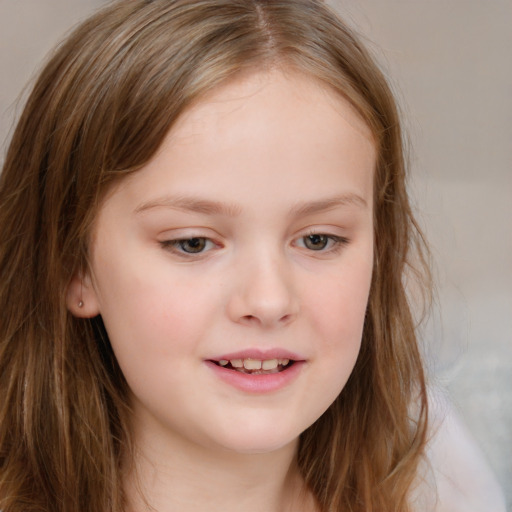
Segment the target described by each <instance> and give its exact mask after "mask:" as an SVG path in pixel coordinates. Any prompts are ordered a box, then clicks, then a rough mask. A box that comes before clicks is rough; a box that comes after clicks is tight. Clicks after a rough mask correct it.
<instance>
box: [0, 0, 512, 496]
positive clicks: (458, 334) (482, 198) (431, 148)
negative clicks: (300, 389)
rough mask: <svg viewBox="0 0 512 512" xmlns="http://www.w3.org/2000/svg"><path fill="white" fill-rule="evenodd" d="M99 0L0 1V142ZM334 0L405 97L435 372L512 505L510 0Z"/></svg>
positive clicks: (332, 1)
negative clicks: (21, 100)
mask: <svg viewBox="0 0 512 512" xmlns="http://www.w3.org/2000/svg"><path fill="white" fill-rule="evenodd" d="M103 3H104V2H103V1H101V0H0V66H1V69H2V72H1V73H0V140H2V141H4V140H5V139H6V137H7V135H8V132H9V130H10V127H11V125H12V122H13V119H14V118H15V116H16V113H17V112H18V111H19V109H17V107H16V104H15V100H16V98H17V97H18V96H19V93H20V91H21V90H22V87H23V86H24V84H25V83H26V82H27V80H28V79H29V78H30V77H31V76H33V73H34V71H35V69H36V68H37V66H38V65H39V63H40V61H41V58H42V57H43V56H44V55H45V53H46V52H47V51H48V49H49V48H50V47H51V46H52V45H53V44H54V43H55V42H56V41H57V40H58V39H59V38H60V37H61V35H62V34H63V33H64V32H66V31H67V30H68V29H69V27H70V26H71V25H72V24H73V23H75V22H76V21H77V20H78V19H80V18H81V17H83V16H84V15H86V14H88V13H89V12H91V11H92V10H93V9H95V8H96V7H97V6H99V5H101V4H103ZM331 3H333V4H335V5H336V6H337V7H338V8H339V9H340V11H341V12H342V13H343V14H344V15H345V16H346V17H347V18H348V19H349V20H351V21H352V23H354V24H355V25H356V26H358V27H359V28H360V29H361V31H362V32H363V33H364V34H366V37H367V38H368V39H369V42H370V44H371V46H372V47H373V49H374V51H375V52H376V53H377V55H378V56H379V58H380V59H381V61H382V62H383V63H384V65H385V67H386V68H387V69H388V70H389V72H390V75H391V76H392V77H393V81H394V83H395V86H396V89H397V91H398V95H399V97H400V98H401V102H402V105H403V110H404V114H405V120H406V125H407V127H408V129H409V133H410V135H411V138H412V140H413V143H414V152H413V159H412V162H413V174H414V181H413V190H414V193H415V198H416V203H417V205H418V209H419V212H420V213H419V215H420V219H421V221H422V222H423V224H424V226H425V228H426V231H427V233H428V236H429V238H430V240H431V243H432V247H433V251H434V255H435V257H436V259H437V267H438V285H439V297H440V306H439V307H438V308H437V309H436V311H435V312H434V314H433V320H432V321H431V322H430V325H429V327H428V329H427V330H426V335H425V338H426V342H427V345H428V351H429V353H430V354H431V357H430V359H431V363H430V366H431V373H432V375H433V377H434V378H435V380H436V381H437V382H439V383H441V384H442V385H444V386H446V387H447V388H448V390H449V391H450V394H451V397H452V399H453V401H454V403H455V405H456V406H457V408H458V409H459V410H460V412H461V415H462V416H463V417H464V418H465V420H466V422H467V424H468V425H469V427H470V429H471V431H472V432H473V434H474V436H475V437H476V438H477V439H478V442H479V444H480V446H481V447H482V448H483V451H484V452H485V454H486V455H487V457H488V459H489V461H490V463H491V466H492V467H493V468H494V470H495V472H496V474H497V475H498V478H499V480H500V481H501V483H502V485H503V486H504V487H505V488H506V492H507V494H508V502H509V504H512V488H511V483H512V462H511V461H512V229H511V218H512V66H511V62H512V59H511V57H510V55H511V51H512V30H511V29H510V23H511V21H512V0H423V1H421V0H386V1H384V0H331ZM373 42H374V43H375V44H374V43H373Z"/></svg>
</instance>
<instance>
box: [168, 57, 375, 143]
mask: <svg viewBox="0 0 512 512" xmlns="http://www.w3.org/2000/svg"><path fill="white" fill-rule="evenodd" d="M283 96H285V97H286V100H287V102H290V101H293V103H294V108H295V110H296V116H295V117H296V119H295V120H296V121H297V122H299V126H300V125H301V124H303V123H311V122H315V120H316V122H318V120H319V119H321V118H322V117H323V118H324V119H325V120H326V121H328V120H330V119H332V118H333V117H340V118H342V119H343V121H344V122H345V123H347V124H349V125H350V126H351V127H352V128H353V129H354V130H355V131H356V132H357V133H358V134H359V135H361V136H362V137H364V138H365V139H367V141H368V143H369V145H371V146H374V145H375V143H374V137H373V133H372V131H371V129H370V127H369V126H368V124H367V123H366V122H365V121H364V119H363V118H362V117H361V115H360V114H359V113H358V112H357V111H356V109H355V108H354V107H353V105H352V104H351V103H350V102H349V101H348V100H347V99H346V98H345V97H344V96H342V95H341V94H340V93H338V92H337V91H335V90H334V89H333V88H332V87H329V86H328V85H326V84H325V83H323V82H321V81H320V80H319V79H317V78H315V77H312V76H310V75H308V74H306V73H302V72H300V71H297V70H294V69H292V68H289V67H285V68H276V67H273V68H269V69H266V70H258V69H256V70H252V71H250V72H245V73H243V74H240V75H237V76H236V77H235V78H233V79H231V80H229V81H227V82H225V83H222V84H220V85H219V86H217V87H215V88H214V89H213V90H212V91H209V92H208V93H207V94H204V95H202V96H200V97H199V98H198V99H197V100H196V101H195V102H194V103H193V104H192V106H191V107H189V108H188V109H187V110H186V111H185V112H184V113H183V114H182V115H181V116H180V117H179V118H178V120H177V122H176V123H175V124H174V126H173V127H172V129H171V130H170V133H169V135H168V137H167V139H166V142H167V143H175V142H177V141H178V140H180V139H182V138H185V137H187V136H193V135H194V134H196V133H198V132H199V131H200V130H201V129H202V128H204V127H205V126H207V125H208V123H211V122H212V121H213V122H215V123H216V124H218V126H219V127H220V126H221V125H222V120H223V118H224V119H226V120H229V121H230V122H232V121H234V120H236V116H235V115H233V114H236V112H238V113H239V115H240V117H243V116H244V115H245V114H246V110H248V109H250V108H251V102H254V101H255V100H256V101H257V100H260V105H259V106H260V107H261V110H260V112H261V118H263V116H265V115H268V113H269V112H270V111H274V112H275V114H276V116H275V117H277V116H278V115H279V114H280V113H282V110H283V107H284V106H285V105H284V104H283ZM252 115H253V120H254V121H256V119H255V118H254V113H253V112H252ZM228 116H230V117H228ZM271 120H272V119H271V118H267V120H266V122H268V121H271ZM299 126H298V127H299ZM255 127H256V124H255Z"/></svg>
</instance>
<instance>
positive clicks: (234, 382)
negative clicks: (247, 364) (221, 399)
mask: <svg viewBox="0 0 512 512" xmlns="http://www.w3.org/2000/svg"><path fill="white" fill-rule="evenodd" d="M206 365H207V366H208V367H209V368H211V369H212V370H213V371H214V372H215V375H216V376H217V377H219V378H220V379H221V380H223V381H224V382H226V383H227V384H229V385H231V386H233V387H235V388H237V389H239V390H240V391H244V392H246V393H272V392H273V391H278V390H280V389H282V388H284V387H286V386H288V385H289V384H290V383H291V382H292V381H293V380H294V379H296V378H297V376H298V375H299V373H300V371H301V370H302V367H303V366H304V361H296V362H294V363H293V364H292V365H291V366H289V367H288V368H286V369H285V370H282V371H280V372H278V373H267V374H260V375H253V374H250V373H242V372H238V371H236V370H230V369H228V368H224V367H222V366H219V365H217V364H215V363H212V362H211V361H206Z"/></svg>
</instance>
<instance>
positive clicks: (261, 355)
mask: <svg viewBox="0 0 512 512" xmlns="http://www.w3.org/2000/svg"><path fill="white" fill-rule="evenodd" d="M233 359H257V360H260V361H268V360H270V359H290V360H293V361H303V360H304V358H303V357H302V356H300V355H298V354H296V353H294V352H290V351H289V350H285V349H282V348H272V349H267V350H264V349H260V348H249V349H245V350H239V351H237V352H230V353H228V354H222V355H221V356H215V357H212V358H210V359H209V360H210V361H217V362H218V361H221V360H225V361H226V360H227V361H232V360H233Z"/></svg>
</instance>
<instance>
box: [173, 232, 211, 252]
mask: <svg viewBox="0 0 512 512" xmlns="http://www.w3.org/2000/svg"><path fill="white" fill-rule="evenodd" d="M163 244H164V245H165V246H166V247H171V248H172V249H174V250H176V251H179V252H182V253H186V254H199V253H201V252H205V251H207V250H209V249H211V246H212V244H213V242H212V241H211V240H210V239H208V238H205V237H199V236H198V237H192V238H183V239H181V240H168V241H166V242H164V243H163Z"/></svg>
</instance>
